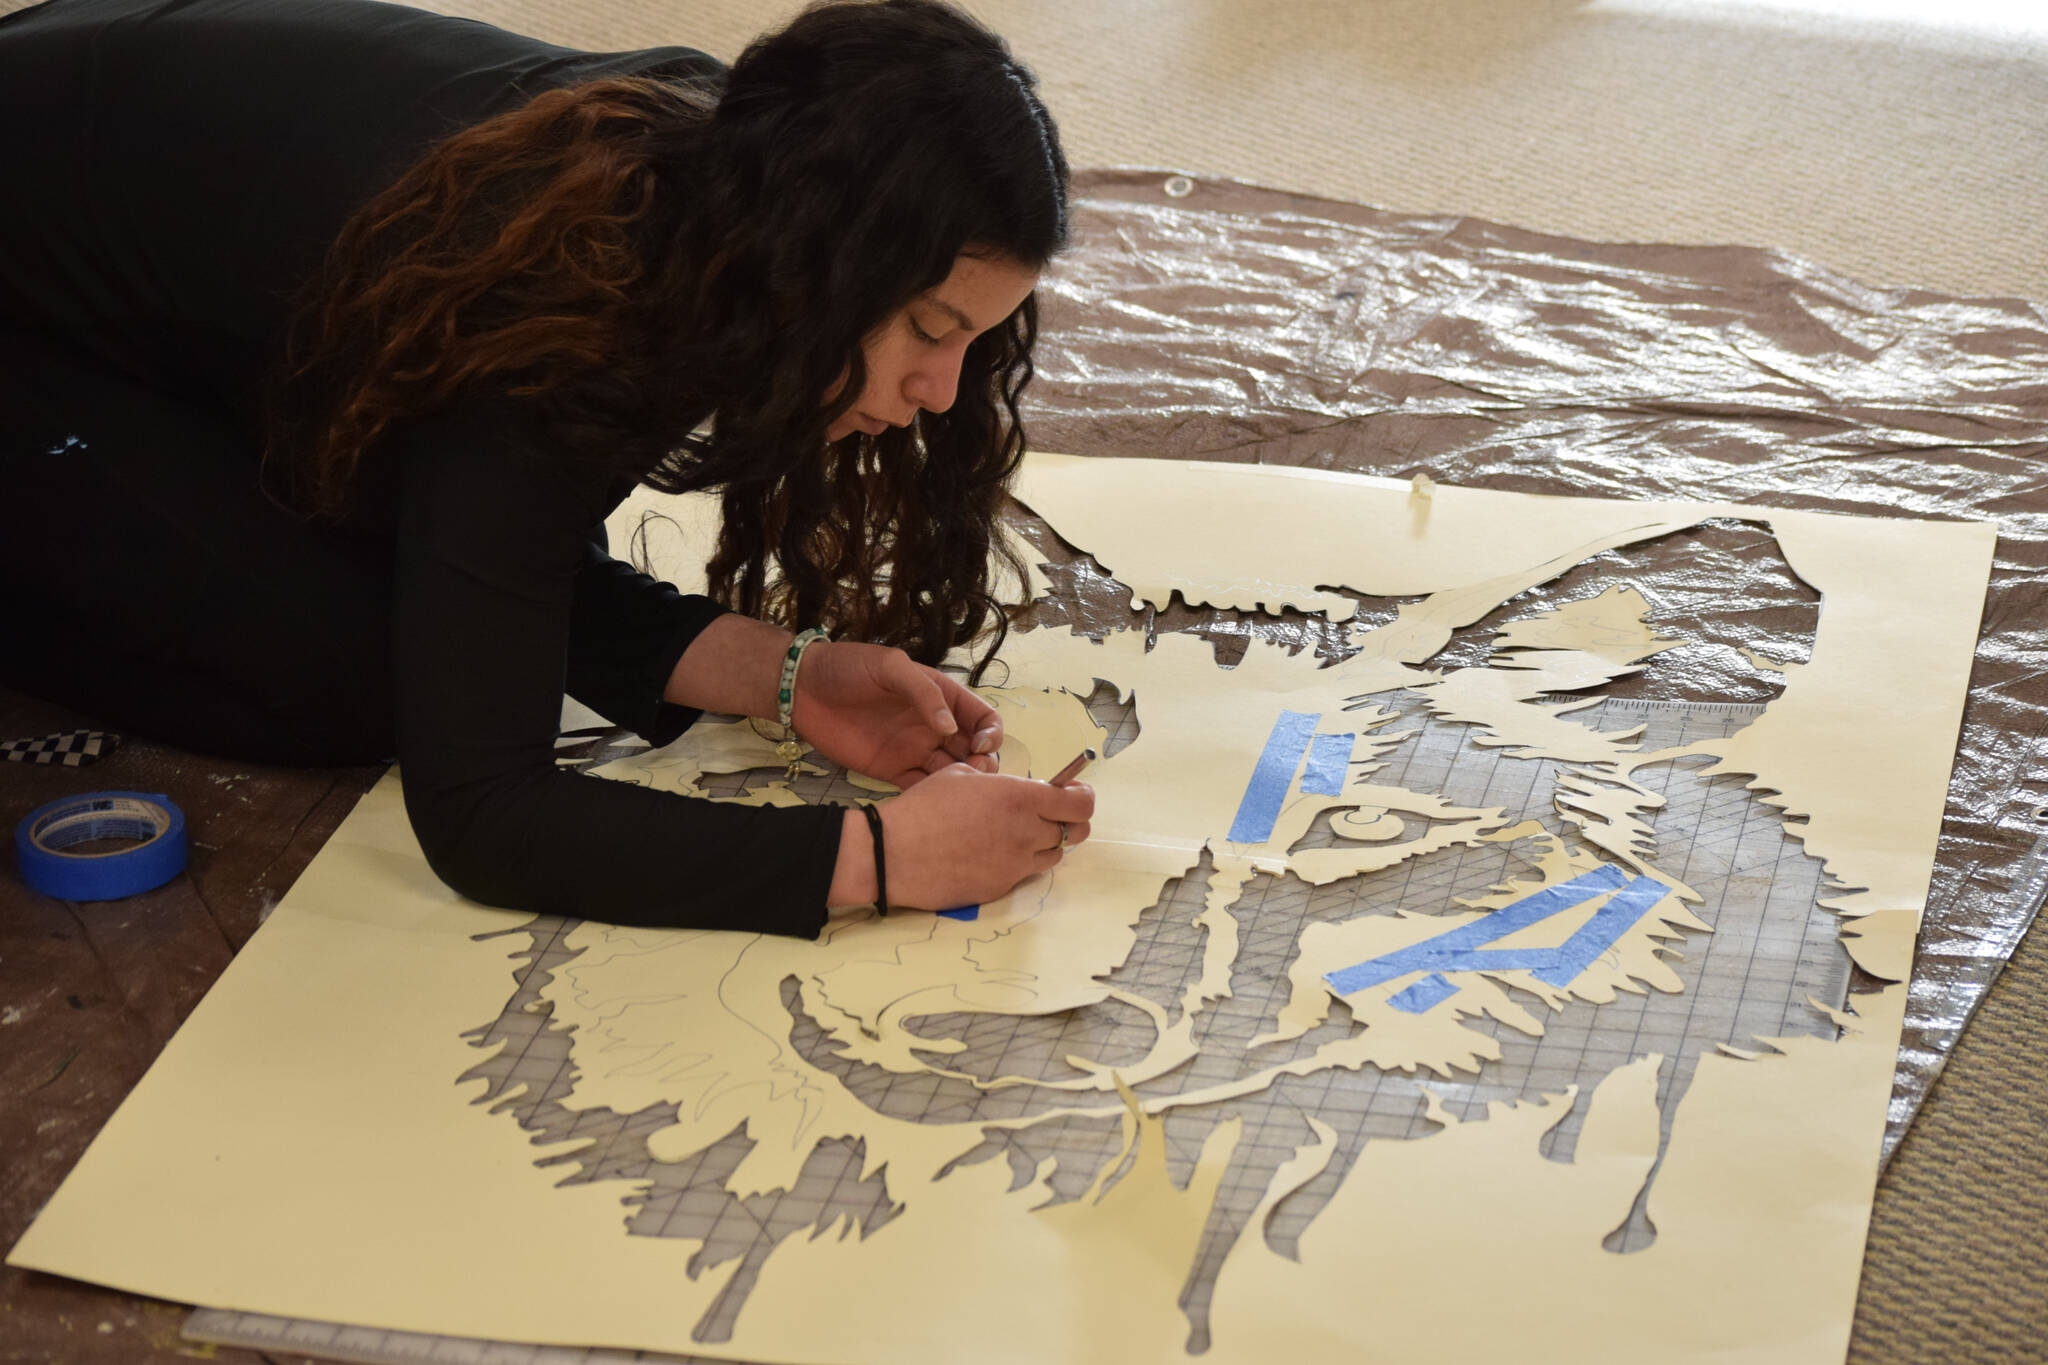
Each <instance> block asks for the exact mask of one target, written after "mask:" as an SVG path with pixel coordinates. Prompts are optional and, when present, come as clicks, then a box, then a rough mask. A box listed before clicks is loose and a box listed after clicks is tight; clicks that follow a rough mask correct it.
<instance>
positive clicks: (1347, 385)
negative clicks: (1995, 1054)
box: [1027, 171, 2048, 1156]
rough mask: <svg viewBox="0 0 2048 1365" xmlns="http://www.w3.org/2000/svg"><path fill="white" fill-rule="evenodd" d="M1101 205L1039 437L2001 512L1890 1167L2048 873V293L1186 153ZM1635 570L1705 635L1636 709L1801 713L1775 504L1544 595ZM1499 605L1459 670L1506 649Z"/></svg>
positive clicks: (1242, 618) (1577, 576)
mask: <svg viewBox="0 0 2048 1365" xmlns="http://www.w3.org/2000/svg"><path fill="white" fill-rule="evenodd" d="M1076 192H1077V198H1078V201H1079V202H1078V203H1077V216H1078V219H1079V232H1078V237H1079V239H1080V240H1081V241H1082V242H1084V243H1086V246H1085V248H1084V249H1082V250H1080V251H1077V252H1075V253H1074V254H1072V255H1071V256H1070V257H1068V258H1067V259H1066V260H1064V261H1062V262H1061V263H1060V264H1058V265H1057V266H1056V267H1055V268H1054V271H1053V273H1052V275H1051V277H1050V278H1049V280H1048V287H1047V288H1046V289H1045V290H1043V291H1042V294H1041V297H1042V298H1043V300H1044V303H1045V316H1044V338H1043V341H1042V344H1041V348H1040V355H1039V372H1038V377H1037V379H1036V382H1035V383H1034V385H1033V386H1032V388H1031V390H1030V392H1029V399H1028V405H1027V415H1028V417H1029V418H1030V422H1031V427H1030V433H1031V438H1032V444H1033V445H1034V446H1035V447H1036V448H1039V449H1046V450H1060V451H1068V452H1072V453H1075V454H1084V455H1085V454H1101V455H1107V454H1118V455H1144V456H1154V457H1177V458H1185V459H1204V460H1230V461H1246V462H1259V463H1265V464H1282V465H1307V466H1314V467H1318V468H1325V469H1343V470H1354V471H1360V472H1367V473H1374V474H1382V475H1393V476H1399V477H1404V478H1405V477H1408V476H1411V475H1414V474H1417V473H1425V474H1427V475H1429V476H1430V477H1431V478H1432V479H1435V480H1437V481H1438V482H1441V483H1454V484H1463V485H1469V486H1475V487H1486V488H1502V489H1513V490H1518V491H1523V492H1531V493H1565V494H1579V495H1588V496H1597V497H1611V498H1648V497H1671V498H1699V499H1711V500H1725V501H1730V502H1751V503H1763V504H1769V505H1772V506H1779V507H1803V508H1817V509H1824V510H1832V511H1840V512H1851V513H1857V514H1862V515H1904V516H1915V517H1957V516H1973V517H1993V518H1996V519H1997V521H1998V523H1999V532H2000V541H1999V552H1998V556H1997V560H1996V564H1995V567H1994V570H1993V576H1992V581H1991V587H1990V595H1989V600H1988V604H1987V607H1986V611H1985V617H1984V629H1983V635H1982V639H1981V642H1980V644H1979V647H1978V653H1977V662H1976V668H1975V672H1974V674H1973V676H1972V683H1971V692H1970V699H1969V705H1968V710H1967V713H1966V717H1965V721H1964V727H1963V733H1962V737H1961V748H1960V751H1959V753H1958V755H1957V761H1956V768H1955V776H1954V779H1953V782H1952V784H1951V787H1950V793H1949V806H1948V813H1947V819H1946V822H1945V824H1944V826H1943V831H1942V840H1941V852H1940V858H1939V863H1938V866H1937V868H1936V872H1935V876H1934V882H1933V887H1932V890H1931V892H1930V896H1929V900H1928V907H1927V917H1926V922H1925V926H1924V928H1923V930H1922V933H1921V940H1920V948H1919V953H1918V957H1917V960H1916V964H1915V967H1914V971H1913V984H1912V991H1911V1001H1910V1005H1909V1010H1908V1015H1907V1020H1906V1033H1905V1040H1904V1044H1903V1047H1902V1049H1901V1052H1900V1057H1899V1070H1898V1080H1897V1087H1896V1090H1895V1092H1894V1096H1893V1102H1892V1109H1891V1122H1890V1127H1889V1131H1888V1132H1887V1134H1886V1144H1885V1153H1886V1155H1887V1156H1889V1155H1890V1153H1891V1151H1892V1150H1893V1148H1895V1147H1896V1145H1897V1143H1898V1141H1899V1139H1900V1138H1901V1137H1902V1136H1903V1135H1904V1133H1905V1130H1906V1126H1907V1125H1908V1124H1909V1123H1910V1122H1911V1121H1912V1117H1913V1114H1914V1112H1915V1111H1916V1110H1917V1109H1918V1107H1919V1105H1920V1102H1921V1101H1922V1100H1923V1099H1924V1098H1925V1097H1926V1094H1927V1092H1928V1090H1929V1088H1930V1087H1931V1086H1932V1085H1933V1082H1934V1079H1935V1077H1936V1075H1937V1074H1938V1073H1939V1071H1940V1068H1941V1065H1942V1063H1943V1061H1944V1060H1945V1059H1946V1057H1947V1055H1948V1052H1949V1050H1950V1049H1951V1048H1953V1047H1954V1045H1955V1042H1956V1040H1957V1038H1958V1037H1959V1036H1960V1035H1961V1032H1962V1029H1963V1026H1964V1025H1965V1024H1966V1023H1967V1022H1968V1020H1969V1016H1970V1013H1971V1011H1972V1010H1973V1009H1974V1008H1975V1007H1976V1005H1977V1003H1978V1002H1979V1001H1980V1000H1981V999H1982V998H1983V996H1984V993H1985V992H1986V991H1987V990H1988V989H1989V987H1990V984H1991V981H1992V980H1993V978H1994V977H1995V976H1996V975H1997V973H1998V970H1999V968H2000V967H2002V966H2003V965H2004V963H2005V961H2006V959H2007V958H2009V957H2010V956H2011V955H2012V951H2013V949H2014V948H2015V947H2016V946H2017V944H2018V942H2019V940H2020V937H2021V935H2022V934H2024V933H2025V931H2026V928H2027V926H2028V924H2029V923H2030V922H2031V920H2032V919H2033V916H2034V912H2035V910H2036V909H2037V908H2038V907H2039V905H2040V903H2041V899H2042V892H2043V884H2044V883H2043V876H2044V869H2048V858H2044V857H2043V856H2042V854H2043V852H2044V851H2048V809H2044V807H2048V575H2044V570H2048V464H2044V455H2048V309H2044V308H2043V307H2042V306H2041V305H2038V304H2035V303H2031V302H2027V301H2024V300H2020V299H2009V298H1984V299H1958V298H1951V297H1947V296H1944V295H1938V294H1933V293H1928V292H1925V291H1920V290H1911V289H1889V288H1874V287H1870V286H1866V285H1862V284H1859V283H1856V282H1855V281H1852V280H1848V279H1845V278H1843V277H1841V276H1839V275H1836V274H1834V273H1832V272H1830V271H1828V270H1826V269H1824V268H1822V267H1819V266H1816V265H1814V264H1812V263H1810V262H1807V261H1802V260H1799V259H1796V258H1794V257H1790V256H1787V255H1784V254H1782V253H1779V252H1775V251H1769V250H1763V249H1757V248H1750V247H1699V246H1661V245H1622V244H1608V243H1596V242H1585V241H1579V240H1575V239H1571V238H1563V237H1554V236H1547V235H1544V234H1541V233H1535V232H1525V231H1521V230H1519V229H1515V228H1509V227H1503V226H1500V225H1497V224H1493V223H1487V222H1481V221H1477V220H1474V219H1470V218H1458V217H1448V216H1425V215H1417V214H1399V213H1387V212H1381V211H1378V210H1375V209H1371V208H1366V207H1362V206H1358V205H1353V204H1344V203H1336V202H1332V201H1329V200H1322V199H1315V198H1310V197H1307V196H1302V195H1295V194H1285V193H1279V192H1275V191H1270V190H1264V189H1258V188H1254V187H1251V186H1247V185H1242V184H1236V183H1229V182H1216V181H1197V180H1194V179H1191V178H1189V177H1186V176H1178V175H1173V174H1170V173H1166V172H1150V171H1102V172H1092V173H1088V174H1085V175H1083V176H1081V177H1080V178H1079V180H1078V182H1077V185H1076ZM1145 514H1146V513H1145V509H1143V508H1133V509H1132V515H1134V516H1143V515H1145ZM1374 533H1375V528H1372V527H1366V526H1362V527H1360V528H1359V534H1360V535H1361V536H1370V535H1372V534H1374ZM1617 569H1619V570H1620V571H1621V572H1623V573H1625V574H1626V575H1627V576H1628V578H1629V580H1630V582H1631V583H1633V584H1634V585H1635V586H1637V587H1638V588H1639V589H1640V590H1641V591H1642V592H1643V593H1644V594H1645V596H1646V597H1648V598H1649V600H1650V601H1651V603H1652V604H1653V607H1654V609H1655V610H1654V614H1653V616H1652V621H1653V623H1654V624H1655V625H1657V626H1658V628H1659V629H1660V630H1662V631H1664V632H1666V633H1667V634H1675V635H1678V636H1680V637H1682V638H1684V639H1687V640H1689V641H1692V642H1694V643H1695V644H1697V645H1699V646H1701V647H1698V648H1693V649H1687V650H1679V651H1674V652H1673V653H1672V654H1670V655H1666V656H1662V657H1661V658H1660V659H1659V660H1658V661H1657V663H1656V665H1655V666H1653V667H1652V668H1651V669H1649V670H1647V671H1646V672H1645V673H1643V674H1642V675H1640V676H1639V677H1637V678H1635V679H1633V680H1631V681H1630V682H1629V683H1627V684H1626V685H1624V686H1621V687H1618V688H1615V689H1613V694H1614V695H1628V696H1636V697H1647V698H1662V699H1669V700H1692V701H1762V700H1767V699H1768V698H1769V697H1770V696H1771V695H1773V694H1774V693H1775V690H1776V689H1775V685H1774V680H1773V676H1772V675H1771V674H1770V672H1769V671H1768V670H1767V669H1763V668H1759V667H1758V666H1757V665H1756V664H1754V663H1753V662H1751V661H1750V660H1749V659H1748V658H1747V657H1746V656H1745V655H1744V654H1743V653H1742V651H1743V650H1744V649H1749V650H1753V651H1755V652H1756V653H1758V654H1761V655H1763V656H1765V657H1768V658H1771V659H1776V660H1781V661H1784V660H1795V659H1797V658H1800V657H1803V650H1804V645H1803V641H1804V639H1805V638H1806V637H1807V636H1809V635H1810V633H1811V629H1812V625H1813V622H1814V619H1815V612H1816V611H1817V603H1816V601H1815V599H1814V595H1813V594H1812V593H1811V592H1810V591H1809V590H1808V589H1806V588H1805V586H1804V585H1803V584H1801V583H1800V582H1799V581H1798V580H1797V579H1796V578H1795V577H1794V576H1793V575H1792V574H1791V572H1790V571H1789V569H1788V567H1787V566H1786V564H1785V563H1784V561H1783V560H1782V558H1780V557H1779V556H1778V554H1777V551H1776V548H1775V546H1774V544H1773V543H1772V542H1771V540H1770V538H1769V536H1768V535H1766V534H1765V533H1763V532H1762V531H1761V530H1760V529H1758V528H1756V527H1754V526H1750V525H1747V524H1744V523H1741V522H1734V521H1730V522H1723V523H1710V524H1708V525H1705V526H1702V527H1699V528H1695V530H1694V531H1691V532H1688V533H1685V534H1683V535H1680V536H1674V537H1668V538H1666V539H1665V540H1664V541H1661V542H1658V543H1656V544H1653V545H1650V546H1647V547H1642V548H1639V549H1636V550H1632V551H1625V552H1616V553H1613V554H1609V555H1604V556H1601V557H1600V559H1598V560H1596V561H1594V562H1592V563H1590V564H1588V565H1585V566H1582V567H1581V568H1580V569H1579V570H1576V571H1574V573H1573V574H1571V575H1568V576H1567V577H1566V578H1564V579H1561V580H1559V581H1557V582H1554V583H1552V584H1549V585H1547V586H1546V587H1545V588H1543V589H1540V590H1538V591H1537V592H1535V593H1531V594H1529V595H1527V596H1525V597H1524V598H1523V599H1521V600H1520V601H1518V602H1517V603H1514V604H1511V608H1510V610H1515V611H1519V610H1522V609H1524V608H1525V607H1526V606H1527V605H1528V603H1530V602H1531V601H1536V600H1541V599H1543V598H1546V597H1555V596H1559V595H1566V596H1569V595H1577V594H1576V592H1575V590H1576V589H1577V587H1578V586H1579V585H1580V584H1581V583H1582V582H1584V581H1586V580H1588V579H1590V578H1592V577H1606V576H1611V575H1613V574H1614V573H1615V572H1616V571H1617ZM1055 581H1056V582H1057V583H1059V584H1060V585H1061V586H1062V587H1063V588H1065V589H1067V590H1068V591H1069V592H1070V593H1071V594H1072V600H1071V603H1070V605H1069V606H1067V607H1066V608H1064V609H1056V610H1054V611H1052V612H1051V613H1049V614H1050V615H1051V616H1052V617H1055V618H1066V619H1078V623H1080V624H1082V625H1083V626H1084V627H1086V626H1089V625H1094V626H1109V625H1113V624H1114V625H1124V624H1133V625H1140V624H1141V625H1142V626H1143V627H1144V628H1146V629H1154V630H1158V629H1182V630H1194V631H1197V632H1200V633H1204V634H1207V635H1209V636H1210V637H1212V638H1213V639H1214V640H1215V642H1216V645H1217V649H1218V654H1219V658H1221V659H1223V660H1224V661H1226V662H1228V661H1230V659H1231V658H1232V657H1233V656H1234V655H1235V654H1236V653H1238V652H1240V651H1241V650H1242V648H1243V644H1242V641H1243V639H1244V638H1245V637H1247V636H1251V635H1258V636H1263V637H1267V638H1270V639H1276V640H1283V641H1290V642H1298V643H1300V644H1302V645H1304V646H1306V647H1310V648H1317V649H1320V650H1323V651H1324V652H1326V653H1327V652H1331V651H1336V650H1341V649H1342V648H1343V635H1342V633H1341V632H1339V631H1337V630H1335V629H1333V628H1331V627H1330V626H1328V625H1327V624H1326V623H1318V622H1311V621H1308V620H1305V619H1303V618H1301V617H1298V616H1294V617H1286V616H1258V615H1249V614H1246V613H1241V612H1218V611H1213V610H1209V609H1192V610H1191V609H1189V608H1187V607H1186V606H1185V605H1184V604H1182V603H1180V602H1179V601H1178V599H1176V601H1175V603H1174V604H1173V605H1172V606H1171V607H1169V608H1168V609H1167V610H1166V611H1164V612H1162V613H1151V612H1147V613H1145V619H1143V620H1142V621H1134V620H1133V615H1132V612H1131V608H1130V606H1129V594H1128V593H1127V592H1126V591H1124V590H1123V589H1122V588H1121V587H1119V586H1117V585H1115V584H1114V583H1112V582H1111V581H1110V580H1108V579H1107V578H1105V577H1103V576H1102V574H1101V573H1100V571H1099V570H1097V569H1095V568H1094V566H1092V565H1091V564H1090V563H1089V562H1088V561H1087V560H1085V559H1081V560H1079V561H1077V562H1075V563H1073V564H1071V565H1069V566H1067V567H1066V568H1064V569H1062V570H1060V571H1059V572H1058V575H1057V577H1056V579H1055ZM1047 616H1048V613H1047V612H1045V611H1041V613H1040V619H1041V620H1044V619H1046V618H1047ZM1491 624H1492V623H1491V622H1490V621H1489V622H1481V623H1479V625H1478V626H1476V627H1474V628H1473V629H1472V630H1471V631H1468V632H1466V634H1465V635H1464V637H1462V638H1461V640H1459V641H1457V642H1454V643H1453V645H1452V646H1451V649H1450V651H1448V652H1447V654H1446V656H1445V658H1444V661H1446V662H1449V661H1454V660H1455V661H1459V662H1477V660H1478V656H1479V655H1480V654H1483V650H1484V640H1485V638H1486V636H1487V634H1488V633H1489V627H1490V625H1491ZM1460 651H1463V652H1464V653H1465V654H1466V655H1468V656H1470V657H1468V658H1465V659H1458V658H1457V656H1458V654H1459V652H1460ZM1872 740H1873V742H1876V743H1881V742H1882V736H1873V737H1872Z"/></svg>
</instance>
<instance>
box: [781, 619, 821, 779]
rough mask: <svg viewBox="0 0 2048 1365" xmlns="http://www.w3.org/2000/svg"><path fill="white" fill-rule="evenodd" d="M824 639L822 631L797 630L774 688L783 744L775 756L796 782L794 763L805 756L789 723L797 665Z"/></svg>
mask: <svg viewBox="0 0 2048 1365" xmlns="http://www.w3.org/2000/svg"><path fill="white" fill-rule="evenodd" d="M827 638H829V637H828V636H827V635H826V634H825V632H824V631H822V630H818V629H816V628H813V629H810V630H802V631H798V632H797V635H796V638H795V639H794V640H791V641H790V642H789V650H788V652H787V653H785V654H784V655H783V656H782V680H781V681H780V682H779V683H777V684H776V687H775V719H776V722H777V723H778V724H780V725H781V726H782V743H780V744H778V745H776V746H775V756H776V757H777V758H779V759H781V760H782V761H783V762H784V763H787V764H788V765H789V778H790V780H791V781H792V782H793V781H795V780H796V770H797V764H798V763H800V762H801V761H802V760H803V756H804V747H803V745H801V744H799V743H798V742H797V738H796V727H795V726H794V725H792V724H791V723H790V714H791V712H793V711H794V710H795V709H796V670H797V665H799V664H801V663H802V662H803V658H804V651H805V650H807V649H809V648H810V647H811V646H812V645H814V644H817V643H818V642H819V641H820V640H824V639H827Z"/></svg>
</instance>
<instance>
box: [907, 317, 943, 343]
mask: <svg viewBox="0 0 2048 1365" xmlns="http://www.w3.org/2000/svg"><path fill="white" fill-rule="evenodd" d="M910 334H911V335H912V336H914V337H916V338H917V339H918V340H919V341H922V342H923V343H924V344H925V345H927V346H936V345H938V344H939V339H938V338H937V337H935V336H933V335H932V334H931V333H930V332H927V331H925V329H924V328H922V327H920V326H918V325H917V319H916V318H912V319H910Z"/></svg>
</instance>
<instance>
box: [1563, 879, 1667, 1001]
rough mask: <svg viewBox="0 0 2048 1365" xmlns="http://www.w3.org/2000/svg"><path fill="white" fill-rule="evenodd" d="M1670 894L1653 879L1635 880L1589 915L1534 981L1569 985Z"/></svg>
mask: <svg viewBox="0 0 2048 1365" xmlns="http://www.w3.org/2000/svg"><path fill="white" fill-rule="evenodd" d="M1670 891H1671V888H1670V887H1668V886H1666V885H1664V883H1662V882H1660V881H1658V880H1657V879H1656V878H1655V877H1638V878H1636V879H1635V880H1634V881H1632V882H1630V883H1629V884H1628V885H1627V886H1624V887H1623V888H1621V890H1619V891H1617V892H1615V893H1614V894H1613V895H1612V896H1610V897H1609V898H1608V900H1607V904H1605V905H1603V906H1601V907H1600V908H1599V909H1598V910H1596V911H1594V912H1593V918H1591V919H1589V920H1587V921H1586V922H1585V923H1584V924H1582V925H1580V926H1579V931H1578V932H1577V933H1575V934H1573V935H1572V936H1571V937H1570V938H1568V939H1566V940H1565V941H1564V943H1563V945H1562V946H1561V947H1559V948H1558V950H1557V962H1556V963H1555V965H1553V966H1549V967H1544V968H1542V969H1540V970H1539V971H1537V972H1536V973H1535V976H1536V979H1537V980H1538V981H1543V982H1547V983H1549V984H1550V985H1553V986H1564V985H1569V984H1570V983H1571V979H1572V978H1573V977H1575V976H1577V975H1578V974H1579V973H1580V972H1583V971H1584V970H1586V968H1588V967H1590V966H1592V965H1593V960H1594V959H1595V958H1597V957H1599V956H1600V954H1602V953H1604V952H1606V951H1607V950H1608V949H1609V948H1612V947H1613V946H1614V943H1615V940H1616V939H1618V938H1620V937H1621V936H1622V935H1623V934H1625V933H1627V932H1628V931H1629V930H1630V929H1631V928H1633V927H1634V925H1635V922H1636V921H1637V920H1639V919H1641V918H1642V917H1643V916H1644V915H1646V914H1648V913H1649V910H1650V907H1651V906H1653V905H1655V904H1656V903H1657V902H1658V901H1660V900H1663V899H1664V897H1665V896H1666V895H1667V894H1669V893H1670Z"/></svg>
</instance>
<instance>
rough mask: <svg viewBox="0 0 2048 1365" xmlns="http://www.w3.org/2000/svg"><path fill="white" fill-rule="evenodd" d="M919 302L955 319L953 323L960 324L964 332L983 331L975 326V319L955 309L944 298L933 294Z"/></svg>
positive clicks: (927, 295)
mask: <svg viewBox="0 0 2048 1365" xmlns="http://www.w3.org/2000/svg"><path fill="white" fill-rule="evenodd" d="M919 302H920V303H923V304H926V305H928V306H929V307H932V308H936V309H938V310H939V311H940V312H941V313H944V314H945V315H946V316H947V317H949V318H951V319H953V321H954V322H955V323H956V324H958V325H959V326H960V328H961V329H962V330H964V331H969V332H979V331H980V330H981V328H979V327H977V326H975V325H974V319H973V318H970V317H968V316H967V314H965V313H963V312H961V311H960V310H959V309H958V308H955V307H954V306H953V305H952V304H950V303H947V302H946V301H945V300H944V299H942V298H937V297H934V296H933V295H931V294H926V295H925V296H924V297H923V298H922V299H920V300H919Z"/></svg>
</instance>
